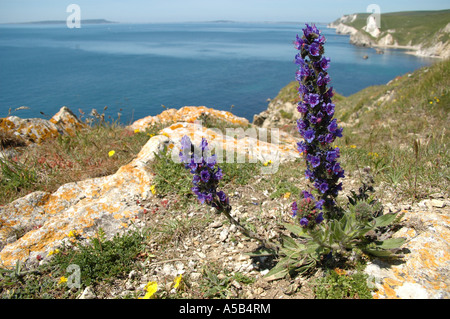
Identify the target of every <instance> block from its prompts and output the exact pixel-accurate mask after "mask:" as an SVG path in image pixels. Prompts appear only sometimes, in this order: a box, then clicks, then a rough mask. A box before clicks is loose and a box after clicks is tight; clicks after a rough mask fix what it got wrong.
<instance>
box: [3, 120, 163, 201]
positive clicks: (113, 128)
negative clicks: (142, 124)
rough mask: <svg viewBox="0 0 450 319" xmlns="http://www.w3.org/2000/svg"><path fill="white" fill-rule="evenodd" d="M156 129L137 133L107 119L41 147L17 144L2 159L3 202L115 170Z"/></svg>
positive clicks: (131, 157) (47, 141) (48, 141)
mask: <svg viewBox="0 0 450 319" xmlns="http://www.w3.org/2000/svg"><path fill="white" fill-rule="evenodd" d="M156 131H157V128H152V129H150V130H149V131H146V132H137V133H135V132H133V131H130V130H129V129H127V128H126V127H124V126H121V125H117V124H116V123H103V124H102V125H93V126H91V127H90V128H89V129H86V130H83V131H80V132H77V134H76V135H75V136H60V137H59V138H57V139H49V140H46V141H44V142H43V143H41V144H40V145H39V147H19V148H15V150H16V154H15V155H14V156H13V157H12V158H9V159H3V160H1V162H0V165H1V171H2V174H1V175H0V178H1V179H0V205H5V204H7V203H10V202H12V201H13V200H15V199H17V198H20V197H22V196H25V195H27V194H29V193H31V192H34V191H47V192H54V191H55V190H57V189H58V187H60V186H61V185H63V184H66V183H70V182H76V181H81V180H85V179H88V178H94V177H101V176H107V175H110V174H114V173H115V172H116V171H117V170H118V169H119V168H120V167H121V166H123V165H125V164H127V163H129V162H130V161H131V160H132V159H133V158H134V157H135V156H136V155H137V154H138V153H139V151H140V150H141V148H142V146H143V145H144V144H145V143H146V142H147V141H148V139H149V138H150V135H151V134H155V133H156ZM110 151H114V155H113V156H109V155H110Z"/></svg>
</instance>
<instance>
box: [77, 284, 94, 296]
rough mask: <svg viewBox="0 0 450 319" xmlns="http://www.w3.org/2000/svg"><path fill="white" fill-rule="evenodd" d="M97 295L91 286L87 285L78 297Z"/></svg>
mask: <svg viewBox="0 0 450 319" xmlns="http://www.w3.org/2000/svg"><path fill="white" fill-rule="evenodd" d="M95 298H97V296H96V295H95V293H94V290H93V289H92V287H91V286H87V287H86V288H85V289H84V290H83V292H82V294H81V295H80V297H79V298H78V299H95Z"/></svg>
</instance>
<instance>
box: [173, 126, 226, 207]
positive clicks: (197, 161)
mask: <svg viewBox="0 0 450 319" xmlns="http://www.w3.org/2000/svg"><path fill="white" fill-rule="evenodd" d="M199 149H201V151H202V154H201V155H202V156H200V155H197V154H196V152H195V147H194V145H193V144H192V142H191V140H190V138H189V137H188V136H186V135H185V136H183V138H182V139H181V152H180V159H181V161H182V162H183V163H184V164H185V168H186V169H189V170H190V172H191V174H193V178H192V184H193V187H192V192H193V193H194V194H195V195H197V198H198V200H199V201H200V202H201V203H202V204H204V203H206V204H208V205H211V206H213V207H216V208H221V207H224V206H226V205H228V197H227V196H226V195H225V193H223V192H217V186H218V184H219V181H220V180H221V179H222V170H221V169H220V167H217V168H216V164H217V163H216V156H215V155H213V156H207V154H206V152H207V150H208V141H207V140H206V139H205V138H203V139H202V141H201V143H200V145H199Z"/></svg>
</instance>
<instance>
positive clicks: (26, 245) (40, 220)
mask: <svg viewBox="0 0 450 319" xmlns="http://www.w3.org/2000/svg"><path fill="white" fill-rule="evenodd" d="M254 130H256V129H254ZM233 132H234V133H239V131H233ZM242 132H244V133H245V132H246V131H242ZM251 132H253V131H247V133H251ZM160 134H161V135H157V136H154V137H153V138H151V139H150V140H149V141H148V142H147V144H146V145H145V146H144V147H143V148H142V150H141V151H140V153H139V154H138V155H137V157H136V158H135V159H134V160H133V161H132V162H131V163H129V164H128V165H125V166H122V167H121V168H120V169H119V170H118V171H117V172H116V173H115V174H113V175H110V176H106V177H99V178H94V179H88V180H85V181H81V182H76V183H69V184H65V185H63V186H61V187H60V188H59V189H58V190H57V191H56V192H54V193H53V194H50V193H46V192H35V193H32V194H29V195H27V196H25V197H23V198H20V199H18V200H16V201H14V202H12V203H10V204H8V205H6V206H4V207H1V208H0V248H1V252H0V264H1V265H2V267H11V266H12V265H14V264H15V262H16V261H17V260H22V261H24V262H31V263H32V262H35V261H36V260H37V256H40V257H42V258H45V257H46V256H47V255H48V253H49V252H50V251H51V250H53V249H55V248H57V247H58V246H60V245H61V244H62V243H63V242H64V241H66V240H68V236H69V234H70V233H71V232H73V231H76V232H77V234H79V235H81V236H82V237H83V238H89V237H91V236H93V235H95V234H96V232H97V231H98V228H99V227H101V228H102V229H103V231H105V233H106V234H107V235H108V236H112V235H114V234H116V233H118V232H121V231H125V230H126V229H127V227H128V225H129V223H130V221H132V220H134V219H135V218H136V217H138V216H140V214H142V212H143V209H142V207H141V206H140V205H138V204H137V202H136V201H137V200H146V199H149V198H150V197H151V196H153V194H152V192H151V186H152V179H153V172H151V171H150V170H149V165H148V164H149V163H150V162H151V161H152V160H153V159H154V157H155V153H158V152H160V151H161V150H162V149H164V146H168V145H170V144H172V145H175V146H176V147H173V149H174V150H176V149H177V147H178V146H179V143H180V139H181V138H182V137H183V136H184V135H188V136H190V137H191V138H192V140H193V141H195V142H199V141H200V140H201V137H206V138H207V139H208V141H209V142H210V145H213V144H214V143H219V144H220V145H222V147H224V148H225V149H227V148H229V146H231V147H232V148H233V150H234V152H235V153H236V154H242V155H247V154H250V155H251V156H252V155H253V156H254V158H255V160H272V161H273V162H274V164H275V161H278V160H280V161H284V160H292V159H295V158H297V157H298V156H299V155H298V154H297V151H296V150H295V147H293V145H294V144H295V140H294V139H293V138H292V137H290V136H289V135H287V134H285V133H282V134H280V139H279V140H280V143H268V142H264V141H259V140H257V139H254V138H252V137H250V136H248V135H245V134H244V135H243V136H242V138H236V136H226V135H221V134H219V133H218V132H217V131H214V130H213V129H207V128H204V127H201V126H199V125H197V124H196V123H187V122H183V123H177V124H174V125H171V126H169V127H167V128H165V129H163V130H162V131H161V132H160ZM238 137H239V136H238ZM272 141H274V138H273V137H272ZM178 153H179V151H174V153H173V154H174V156H173V158H174V160H177V159H178ZM39 259H40V258H39Z"/></svg>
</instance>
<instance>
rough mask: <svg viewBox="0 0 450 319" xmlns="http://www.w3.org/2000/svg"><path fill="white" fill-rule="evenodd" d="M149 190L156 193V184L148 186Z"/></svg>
mask: <svg viewBox="0 0 450 319" xmlns="http://www.w3.org/2000/svg"><path fill="white" fill-rule="evenodd" d="M150 190H151V191H152V194H153V195H155V194H156V186H155V185H152V186H150Z"/></svg>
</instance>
